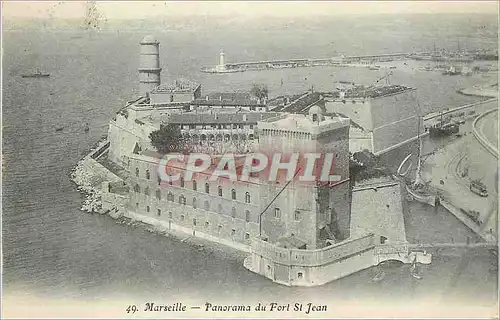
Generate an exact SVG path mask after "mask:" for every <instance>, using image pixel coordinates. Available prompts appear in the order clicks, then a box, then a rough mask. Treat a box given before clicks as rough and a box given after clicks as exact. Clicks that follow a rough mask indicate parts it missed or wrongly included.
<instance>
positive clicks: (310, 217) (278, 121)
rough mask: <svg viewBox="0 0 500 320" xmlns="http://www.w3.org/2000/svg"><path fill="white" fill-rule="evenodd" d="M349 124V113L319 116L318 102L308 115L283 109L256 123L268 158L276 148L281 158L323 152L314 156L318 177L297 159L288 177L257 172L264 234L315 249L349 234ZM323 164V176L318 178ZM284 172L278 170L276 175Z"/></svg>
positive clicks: (279, 241) (285, 244) (280, 241)
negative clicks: (273, 115) (341, 116)
mask: <svg viewBox="0 0 500 320" xmlns="http://www.w3.org/2000/svg"><path fill="white" fill-rule="evenodd" d="M349 125H350V120H349V119H348V118H332V117H325V116H323V114H322V110H321V108H320V107H318V106H313V107H312V108H311V109H310V110H309V114H308V115H302V114H283V115H280V116H278V117H274V118H269V119H266V120H263V121H260V122H259V123H258V139H259V150H260V152H262V153H264V154H266V155H268V159H271V158H272V157H273V156H276V155H277V154H281V156H282V157H281V163H286V162H289V159H290V157H291V155H293V154H298V155H299V158H300V157H302V159H304V158H305V157H307V156H306V154H308V153H309V154H311V153H312V154H314V155H315V156H318V155H320V156H321V157H322V158H320V159H317V160H316V162H314V163H315V167H316V168H317V169H316V171H314V174H313V175H314V176H315V177H316V179H306V178H307V176H311V174H310V173H309V174H307V172H308V169H307V167H308V164H307V162H301V161H298V165H297V167H296V168H295V170H294V171H293V172H290V173H288V174H289V176H288V177H286V179H278V181H270V179H269V178H268V176H264V177H261V179H260V195H261V206H262V212H263V213H262V216H261V226H260V227H261V236H262V238H263V239H266V240H267V241H269V242H271V243H277V244H278V246H283V247H287V248H288V247H290V248H292V247H294V248H301V249H316V248H322V247H324V246H327V245H329V244H330V243H335V242H338V241H341V240H344V239H346V238H348V237H349V224H350V196H349V190H350V189H349ZM283 155H287V156H288V157H289V158H288V160H287V159H283ZM329 157H330V158H331V162H330V164H329V163H328V160H326V159H328V158H329ZM309 161H310V160H309ZM290 162H291V161H290ZM325 167H326V168H327V169H326V172H327V173H329V174H328V175H327V177H328V178H327V180H325V179H324V177H325V176H324V175H323V178H321V176H322V174H321V173H322V171H323V170H324V168H325ZM289 170H290V169H289ZM285 173H287V171H286V170H280V171H279V172H278V176H279V177H280V176H281V177H284V175H285ZM293 174H296V176H295V178H294V179H292V181H290V182H288V181H289V180H290V175H293ZM311 180H312V181H311ZM318 180H319V181H318Z"/></svg>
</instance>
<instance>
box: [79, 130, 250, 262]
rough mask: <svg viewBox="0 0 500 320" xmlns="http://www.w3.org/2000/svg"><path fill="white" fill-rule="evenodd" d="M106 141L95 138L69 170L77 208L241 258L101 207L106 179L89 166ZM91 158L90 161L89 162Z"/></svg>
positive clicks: (226, 249)
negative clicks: (80, 200)
mask: <svg viewBox="0 0 500 320" xmlns="http://www.w3.org/2000/svg"><path fill="white" fill-rule="evenodd" d="M106 143H107V141H106V140H102V141H99V142H98V143H97V144H96V146H95V147H94V148H92V149H91V150H90V151H89V152H88V154H87V155H86V156H85V157H84V158H83V159H82V160H80V161H78V162H77V164H76V166H75V167H74V168H73V169H72V170H71V173H70V180H71V181H72V182H73V183H75V185H76V186H77V190H78V191H79V192H80V193H81V194H82V195H83V196H84V201H83V204H82V206H81V208H80V210H82V211H83V212H87V213H90V214H101V215H108V216H110V217H111V218H113V219H115V220H116V222H117V223H118V224H125V225H127V226H132V227H139V228H142V229H143V230H145V231H148V232H150V233H153V234H155V235H159V236H165V237H167V238H170V239H172V240H175V241H178V242H181V243H186V244H188V245H190V246H191V247H193V248H194V249H196V250H198V251H203V252H205V253H213V254H217V255H219V256H223V257H225V258H229V259H233V260H237V261H239V260H243V259H244V258H245V257H246V254H244V253H243V252H241V251H238V250H236V249H233V248H229V247H226V246H224V245H221V244H217V243H213V242H210V241H207V240H204V239H201V238H197V237H195V236H192V235H189V234H186V233H183V232H180V231H176V230H168V229H167V228H165V227H164V226H161V225H159V224H158V225H156V224H149V223H145V222H142V221H141V220H140V219H139V218H137V217H135V216H134V214H133V213H131V212H125V213H122V212H120V210H118V208H116V210H106V209H105V208H103V192H102V182H104V181H107V179H106V177H104V176H103V175H102V174H100V173H99V172H97V171H96V170H92V168H93V167H92V166H93V165H94V166H95V162H96V160H94V159H93V158H92V155H93V154H94V153H95V152H96V151H98V150H99V149H100V148H102V147H103V146H104V145H105V144H106ZM92 162H93V163H94V164H92ZM103 168H104V167H103ZM106 170H107V169H106ZM108 173H110V174H112V173H111V172H110V171H108ZM117 206H118V205H117Z"/></svg>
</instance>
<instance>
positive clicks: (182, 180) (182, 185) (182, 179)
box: [181, 177, 184, 188]
mask: <svg viewBox="0 0 500 320" xmlns="http://www.w3.org/2000/svg"><path fill="white" fill-rule="evenodd" d="M181 188H184V178H183V177H181Z"/></svg>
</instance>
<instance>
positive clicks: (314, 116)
mask: <svg viewBox="0 0 500 320" xmlns="http://www.w3.org/2000/svg"><path fill="white" fill-rule="evenodd" d="M313 121H318V115H317V114H315V113H313Z"/></svg>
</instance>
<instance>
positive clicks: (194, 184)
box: [193, 180, 197, 191]
mask: <svg viewBox="0 0 500 320" xmlns="http://www.w3.org/2000/svg"><path fill="white" fill-rule="evenodd" d="M196 189H197V186H196V180H193V190H194V191H196Z"/></svg>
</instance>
